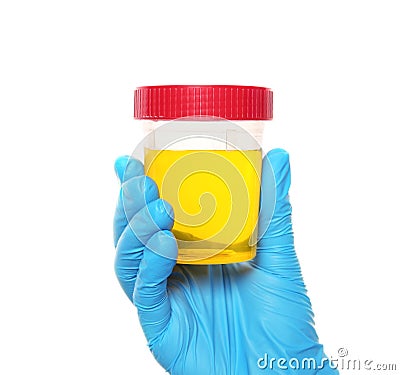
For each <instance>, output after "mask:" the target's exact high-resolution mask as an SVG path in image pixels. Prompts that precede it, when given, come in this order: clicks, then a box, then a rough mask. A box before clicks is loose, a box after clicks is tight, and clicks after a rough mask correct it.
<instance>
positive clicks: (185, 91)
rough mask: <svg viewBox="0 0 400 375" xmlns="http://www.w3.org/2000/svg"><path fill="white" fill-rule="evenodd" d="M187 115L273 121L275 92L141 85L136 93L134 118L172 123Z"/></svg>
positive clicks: (250, 89) (229, 86) (235, 87)
mask: <svg viewBox="0 0 400 375" xmlns="http://www.w3.org/2000/svg"><path fill="white" fill-rule="evenodd" d="M187 116H213V117H221V118H225V119H227V120H271V119H272V91H271V90H270V89H269V88H266V87H258V86H235V85H167V86H142V87H138V88H137V89H136V90H135V114H134V117H135V118H137V119H153V120H172V119H177V118H181V117H187Z"/></svg>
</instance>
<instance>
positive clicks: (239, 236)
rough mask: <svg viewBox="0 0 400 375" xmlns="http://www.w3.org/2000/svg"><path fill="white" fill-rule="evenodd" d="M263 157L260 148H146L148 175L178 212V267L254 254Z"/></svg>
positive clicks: (226, 260)
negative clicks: (243, 149) (244, 149)
mask: <svg viewBox="0 0 400 375" xmlns="http://www.w3.org/2000/svg"><path fill="white" fill-rule="evenodd" d="M261 159H262V156H261V150H250V151H238V150H232V151H229V150H227V151H225V150H221V151H220V150H182V151H181V150H176V151H175V150H161V151H160V150H152V149H145V158H144V165H145V172H146V174H147V175H148V176H149V177H151V178H152V179H153V180H154V181H155V182H156V183H157V186H158V188H159V191H160V197H161V198H163V199H165V200H166V201H168V202H169V203H170V204H171V205H172V207H173V208H174V213H175V222H174V226H173V228H172V232H173V233H174V235H175V237H176V239H177V241H178V263H184V264H224V263H235V262H242V261H245V260H249V259H252V258H253V257H254V256H255V253H256V240H257V221H258V209H259V199H260V179H261V162H262V161H261Z"/></svg>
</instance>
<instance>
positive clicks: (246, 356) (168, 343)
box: [114, 149, 337, 375]
mask: <svg viewBox="0 0 400 375" xmlns="http://www.w3.org/2000/svg"><path fill="white" fill-rule="evenodd" d="M127 164H128V165H127ZM124 171H125V173H124ZM116 172H117V175H118V176H119V178H120V181H121V182H123V183H122V188H121V194H120V197H119V201H118V205H117V209H116V214H115V220H114V236H115V245H116V248H117V256H116V261H115V270H116V274H117V276H118V279H119V281H120V284H121V286H122V288H123V289H124V291H125V293H126V294H127V296H128V297H129V298H130V300H131V301H133V303H134V304H135V306H136V307H137V310H138V314H139V319H140V322H141V325H142V327H143V331H144V333H145V335H146V338H147V340H148V345H149V347H150V349H151V351H152V353H153V355H154V356H155V358H156V359H157V361H158V362H159V363H160V364H161V366H163V367H164V368H165V369H166V370H167V371H169V372H170V373H171V374H173V375H197V374H198V375H205V374H206V375H214V374H216V375H225V374H238V375H245V374H266V373H269V374H278V373H279V374H292V373H293V374H304V373H307V374H316V373H318V374H336V373H337V371H336V370H333V369H332V368H330V366H329V363H328V362H327V361H325V362H324V361H323V360H322V358H324V357H325V355H324V353H323V348H322V345H321V344H319V343H318V336H317V334H316V332H315V328H314V323H313V313H312V310H311V304H310V300H309V298H308V297H307V295H306V288H305V286H304V283H303V279H302V275H301V271H300V267H299V263H298V260H297V257H296V253H295V249H294V244H293V231H292V223H291V211H292V210H291V205H290V202H289V198H288V190H289V186H290V165H289V156H288V154H287V153H286V152H285V151H284V150H281V149H276V150H272V151H270V152H269V153H268V155H267V156H266V157H265V158H264V160H263V174H262V197H261V213H260V218H259V233H261V234H262V233H264V232H265V229H266V228H267V226H268V225H269V226H268V229H267V230H266V232H265V233H264V234H263V235H262V237H261V238H260V239H259V242H258V249H257V256H256V258H255V259H253V260H252V261H249V262H242V263H236V264H228V265H211V266H193V265H190V266H186V265H176V261H175V259H176V256H177V246H176V242H175V238H174V237H173V235H172V233H171V232H170V229H171V228H172V225H173V210H172V208H171V206H170V205H169V204H168V203H166V202H165V201H163V200H161V199H159V197H158V189H157V186H156V185H155V183H154V182H153V181H152V180H151V179H150V178H149V177H145V176H143V165H142V164H141V163H140V162H138V161H137V160H133V159H130V160H129V163H128V158H127V157H122V158H119V159H118V160H117V161H116ZM273 189H276V197H275V199H271V197H269V196H267V194H268V192H269V191H273ZM264 192H265V194H264ZM271 205H272V206H271ZM274 205H275V209H274V210H273V206H274ZM124 206H125V207H124ZM272 211H273V215H272V217H268V213H269V212H272ZM128 221H129V225H128ZM143 244H146V246H144V245H143ZM149 249H156V250H157V251H156V252H154V251H152V250H149ZM162 255H165V257H164V256H162ZM266 355H267V356H266ZM272 358H276V361H273V362H272V365H271V363H270V361H271V359H272ZM280 358H283V359H284V360H286V364H285V362H284V360H281V362H280V366H278V362H277V361H278V359H280ZM304 358H311V359H314V360H315V361H316V364H317V365H321V363H322V365H323V368H322V369H315V370H314V369H313V368H314V367H315V366H313V364H312V362H308V361H307V360H306V361H304V365H302V361H303V359H304ZM296 359H297V361H298V362H299V364H297V362H296ZM307 363H311V365H310V366H311V369H309V368H308V365H307ZM285 366H286V367H287V369H285ZM296 366H297V367H299V368H300V369H297V370H295V369H293V367H296ZM280 367H281V368H280ZM301 367H303V368H304V369H301Z"/></svg>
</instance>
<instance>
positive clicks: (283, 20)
mask: <svg viewBox="0 0 400 375" xmlns="http://www.w3.org/2000/svg"><path fill="white" fill-rule="evenodd" d="M399 35H400V22H399V12H398V2H397V1H387V0H382V1H307V0H305V1H246V2H244V1H242V2H237V1H197V2H194V1H136V2H135V1H108V2H105V1H87V0H86V1H85V0H80V1H74V0H70V1H43V0H38V1H4V2H2V3H1V6H0V38H1V44H0V54H1V57H0V65H1V67H0V90H1V94H0V116H1V118H0V124H1V130H0V131H1V134H0V153H1V155H0V163H1V185H0V186H1V195H0V215H1V236H0V237H1V238H0V241H1V243H0V251H1V259H0V288H1V294H0V303H1V306H2V307H1V310H0V315H1V320H0V346H1V348H0V373H1V374H6V375H12V374H41V375H44V374H99V373H101V374H120V373H124V374H142V373H146V374H147V375H150V374H163V373H164V371H163V369H162V368H161V367H160V366H159V365H158V364H157V363H156V362H155V360H154V359H153V357H152V355H151V353H150V352H149V351H148V348H147V347H146V342H145V339H144V336H143V334H142V332H141V329H140V326H139V324H138V320H137V316H136V311H135V310H134V308H133V307H132V306H131V305H130V302H129V301H128V300H127V299H126V297H125V296H124V295H123V292H122V290H121V289H120V287H119V285H118V282H117V280H116V277H115V276H114V273H113V258H114V249H113V244H112V216H113V210H114V205H115V202H116V196H117V192H118V183H117V180H116V178H115V176H114V172H113V162H114V159H115V158H116V157H117V156H118V155H120V154H129V153H130V152H131V151H132V150H133V148H134V146H135V145H136V143H137V142H138V141H139V139H140V134H141V133H140V127H139V125H138V124H136V123H134V121H133V119H132V114H133V90H134V88H135V87H136V86H138V85H145V84H148V85H151V84H171V83H173V84H190V83H196V84H207V83H212V84H250V85H261V86H262V85H265V86H268V87H271V88H273V90H274V93H275V110H274V120H273V121H272V122H271V123H269V124H268V126H267V128H266V141H265V146H266V148H271V147H276V146H279V147H283V148H286V149H287V150H288V151H289V152H290V154H291V162H292V174H293V178H292V190H291V199H292V204H293V208H294V216H293V220H294V229H295V235H296V247H297V252H298V256H299V258H300V261H301V265H302V269H303V274H304V277H305V281H306V284H307V286H308V290H309V294H310V297H311V300H312V302H313V307H314V312H315V314H316V326H317V331H318V333H319V336H320V339H321V342H323V343H324V345H325V347H326V351H327V353H328V354H330V355H333V356H335V355H336V352H337V350H338V348H340V347H345V348H347V349H348V350H349V353H350V355H351V356H352V357H353V358H357V357H358V358H361V359H367V358H370V359H374V360H376V361H377V362H378V361H381V362H385V361H386V362H396V363H398V366H400V358H399V354H398V338H399V334H400V332H399V323H398V317H399V315H400V310H399V307H398V306H399V305H398V303H397V300H398V285H399V273H400V272H399V262H398V252H399V250H400V249H399V242H398V233H399V228H398V224H399V217H398V211H399V209H400V201H399V194H398V192H399V190H400V182H399V181H400V179H399V178H398V174H399V167H398V162H399V161H400V151H399V150H400V147H399V137H398V135H397V134H398V128H399V126H400V110H399V108H400V107H399V99H400V95H399V87H400V74H399V66H400V55H399ZM260 354H261V355H262V354H263V353H260ZM398 368H399V367H398ZM381 373H383V372H381ZM188 375H190V374H188Z"/></svg>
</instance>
